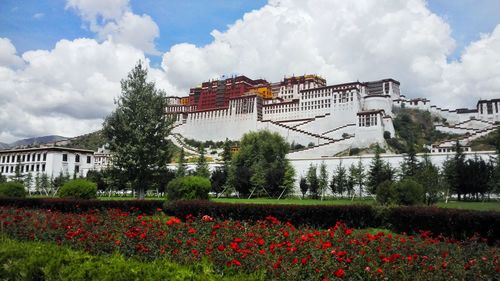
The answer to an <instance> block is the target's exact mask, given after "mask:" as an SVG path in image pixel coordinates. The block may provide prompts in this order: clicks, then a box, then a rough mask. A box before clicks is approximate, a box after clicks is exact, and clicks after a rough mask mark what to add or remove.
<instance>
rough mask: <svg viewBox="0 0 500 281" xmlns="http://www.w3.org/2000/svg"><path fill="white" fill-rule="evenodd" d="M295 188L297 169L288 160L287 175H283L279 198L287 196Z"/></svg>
mask: <svg viewBox="0 0 500 281" xmlns="http://www.w3.org/2000/svg"><path fill="white" fill-rule="evenodd" d="M294 188H295V169H294V168H293V166H292V164H290V162H288V163H287V164H286V166H285V175H284V177H283V182H282V183H281V189H282V190H283V191H282V192H281V195H280V197H279V198H281V197H283V196H286V195H287V194H288V193H290V191H293V189H294Z"/></svg>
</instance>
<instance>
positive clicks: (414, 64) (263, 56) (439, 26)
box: [162, 0, 500, 107]
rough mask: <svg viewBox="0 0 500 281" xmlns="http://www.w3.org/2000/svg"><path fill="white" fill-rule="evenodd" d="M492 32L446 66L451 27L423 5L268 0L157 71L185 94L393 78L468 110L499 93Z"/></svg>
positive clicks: (176, 50) (414, 92) (411, 91)
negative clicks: (249, 83)
mask: <svg viewBox="0 0 500 281" xmlns="http://www.w3.org/2000/svg"><path fill="white" fill-rule="evenodd" d="M497 29H498V28H497ZM497 33H499V32H498V31H497V32H494V33H493V34H491V35H486V36H485V37H484V38H483V39H481V40H480V41H478V42H475V43H473V44H471V46H469V48H467V49H466V51H465V52H464V54H463V56H462V58H461V60H460V61H459V62H452V63H448V62H447V57H448V56H449V55H450V54H451V53H452V51H453V50H454V48H455V40H454V39H453V38H452V37H451V29H450V26H449V25H448V23H447V22H446V21H445V20H444V19H443V18H441V17H439V16H437V15H436V14H433V13H432V12H431V11H430V10H429V9H428V7H427V6H426V2H425V1H424V0H410V1H399V0H385V1H373V0H360V1H343V0H310V1H299V0H282V1H277V0H271V1H270V3H269V4H268V5H266V6H265V7H263V8H261V9H259V10H256V11H252V12H250V13H247V14H245V15H244V17H243V18H242V19H240V20H238V21H236V22H235V23H234V24H233V25H231V26H230V27H229V28H228V30H227V31H225V32H220V31H217V30H214V31H213V32H212V36H213V37H214V40H213V42H212V43H210V44H208V45H206V46H202V47H196V46H194V45H192V44H185V43H184V44H178V45H175V46H173V47H172V48H171V49H170V50H169V51H168V52H166V53H165V54H164V56H163V63H162V67H163V68H164V70H165V72H166V75H167V78H168V79H169V81H170V82H171V83H172V84H173V85H174V86H176V87H178V88H179V89H182V90H183V92H186V90H187V89H188V88H189V87H191V86H193V85H196V84H199V83H200V82H202V81H205V80H206V79H207V78H213V77H218V76H220V75H223V74H231V73H241V74H246V75H249V76H250V77H263V78H266V79H268V80H271V81H276V80H279V79H281V78H282V77H283V75H292V74H295V75H300V74H304V73H317V74H320V75H322V76H324V77H325V78H327V80H328V82H329V83H337V82H345V81H352V80H358V79H359V80H361V81H363V80H365V81H366V80H372V79H381V78H386V77H393V78H395V79H398V80H400V81H401V82H402V88H403V92H404V93H405V94H407V95H408V96H410V97H417V96H425V97H428V98H431V99H432V100H433V101H435V102H437V103H438V104H439V105H441V106H451V107H453V106H472V105H473V102H474V101H475V100H476V99H478V98H480V97H483V98H486V97H492V96H493V95H495V91H496V95H498V93H499V92H500V87H498V83H499V81H500V76H499V75H498V74H497V73H498V71H499V69H500V67H499V66H498V63H497V62H498V61H499V60H498V58H497V56H498V54H500V48H499V46H498V43H496V44H495V43H494V42H496V41H495V39H494V38H496V37H498V35H497ZM473 85H474V86H473ZM471 87H472V88H471ZM470 89H475V90H473V91H471V90H470ZM479 89H481V90H480V91H478V90H479Z"/></svg>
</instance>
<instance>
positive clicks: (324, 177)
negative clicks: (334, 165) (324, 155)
mask: <svg viewBox="0 0 500 281" xmlns="http://www.w3.org/2000/svg"><path fill="white" fill-rule="evenodd" d="M318 185H319V193H320V194H321V200H323V197H324V196H325V192H326V188H327V187H328V172H327V171H326V164H325V162H324V161H323V162H321V165H319V177H318Z"/></svg>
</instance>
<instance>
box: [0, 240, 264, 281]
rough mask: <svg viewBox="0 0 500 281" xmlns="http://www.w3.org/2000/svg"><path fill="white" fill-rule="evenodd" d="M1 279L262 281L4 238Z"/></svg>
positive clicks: (205, 267) (202, 267)
mask: <svg viewBox="0 0 500 281" xmlns="http://www.w3.org/2000/svg"><path fill="white" fill-rule="evenodd" d="M0 279H1V280H54V281H56V280H61V281H62V280H72V281H78V280H82V281H83V280H109V281H111V280H113V281H120V280H141V281H147V280H200V281H201V280H258V279H261V278H259V275H258V274H255V275H254V276H252V275H236V274H234V275H231V276H221V275H218V274H215V273H214V271H213V268H212V265H211V264H210V263H208V262H201V263H196V264H192V265H190V266H187V265H179V264H176V263H172V262H169V261H168V260H166V259H157V260H154V261H148V262H142V261H139V260H135V259H132V258H124V257H123V256H121V255H118V254H115V255H111V256H93V255H90V254H87V253H84V252H82V251H75V250H72V249H70V248H68V247H62V246H57V245H55V244H52V243H40V242H17V241H13V240H10V239H6V238H1V239H0Z"/></svg>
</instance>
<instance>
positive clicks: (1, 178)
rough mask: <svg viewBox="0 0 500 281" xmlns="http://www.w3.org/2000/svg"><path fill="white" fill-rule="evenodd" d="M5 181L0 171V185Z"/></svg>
mask: <svg viewBox="0 0 500 281" xmlns="http://www.w3.org/2000/svg"><path fill="white" fill-rule="evenodd" d="M6 181H7V178H6V177H5V176H4V175H2V171H0V183H4V182H6Z"/></svg>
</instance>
